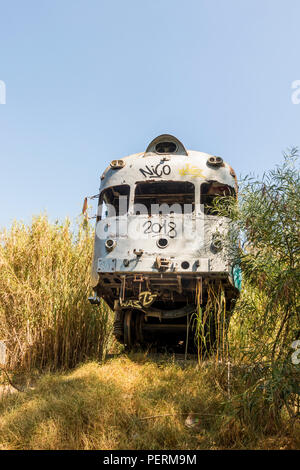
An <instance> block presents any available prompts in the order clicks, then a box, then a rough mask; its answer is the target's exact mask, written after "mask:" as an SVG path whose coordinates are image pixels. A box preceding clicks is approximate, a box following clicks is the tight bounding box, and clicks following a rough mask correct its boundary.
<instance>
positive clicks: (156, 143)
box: [144, 134, 188, 157]
mask: <svg viewBox="0 0 300 470" xmlns="http://www.w3.org/2000/svg"><path fill="white" fill-rule="evenodd" d="M150 155H152V156H153V155H185V156H187V155H188V153H187V151H186V149H185V148H184V146H183V145H182V143H181V142H180V141H179V140H178V139H176V137H174V136H173V135H169V134H162V135H160V136H158V137H156V138H155V139H154V140H152V142H150V144H149V145H148V147H147V150H146V152H145V155H144V156H145V157H147V156H150Z"/></svg>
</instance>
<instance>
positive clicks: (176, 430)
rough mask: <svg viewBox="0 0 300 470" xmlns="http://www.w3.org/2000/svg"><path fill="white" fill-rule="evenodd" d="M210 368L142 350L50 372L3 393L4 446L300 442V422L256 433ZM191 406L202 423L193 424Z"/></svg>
mask: <svg viewBox="0 0 300 470" xmlns="http://www.w3.org/2000/svg"><path fill="white" fill-rule="evenodd" d="M212 367H214V366H213V365H210V366H209V367H207V366H204V365H203V366H201V368H199V367H198V366H197V365H196V363H192V364H191V365H189V366H187V367H184V368H183V367H182V366H180V365H178V364H177V363H174V362H172V360H171V359H170V358H169V359H166V360H165V361H164V362H162V363H155V362H153V361H152V360H151V359H149V358H147V356H145V355H144V354H142V353H140V354H133V355H130V356H125V355H124V356H120V357H118V358H114V359H110V360H108V361H107V362H105V363H104V364H102V365H100V364H97V363H95V362H91V363H87V364H84V365H81V366H79V367H78V368H77V369H75V370H73V371H70V372H68V373H48V374H46V373H45V374H43V375H41V376H38V378H37V380H36V382H35V383H34V384H33V387H32V388H27V390H25V391H24V392H21V393H15V394H13V395H10V396H6V397H3V398H2V399H1V400H0V449H222V448H233V449H237V448H275V449H276V448H297V447H299V444H300V442H299V439H300V436H299V429H298V430H297V429H295V428H294V430H293V431H292V430H291V429H290V430H288V428H285V427H282V429H281V431H278V432H277V433H275V432H274V433H273V434H272V433H270V432H269V433H268V434H265V435H264V434H263V433H256V434H255V435H253V432H251V431H250V430H249V429H247V428H245V426H243V425H242V424H241V423H240V421H239V419H238V418H237V417H235V416H234V415H233V414H232V410H230V408H228V406H227V403H226V401H227V395H226V386H223V385H224V384H222V376H221V375H220V374H216V373H214V371H213V370H212V369H211V368H212ZM217 377H218V380H216V378H217ZM190 413H194V416H195V417H198V418H199V422H198V423H197V424H196V425H195V427H192V428H187V427H186V426H185V420H186V418H187V414H190ZM157 415H163V416H159V417H156V418H153V416H157ZM150 417H151V418H150ZM143 418H147V419H143ZM297 432H298V438H297ZM297 439H298V440H297Z"/></svg>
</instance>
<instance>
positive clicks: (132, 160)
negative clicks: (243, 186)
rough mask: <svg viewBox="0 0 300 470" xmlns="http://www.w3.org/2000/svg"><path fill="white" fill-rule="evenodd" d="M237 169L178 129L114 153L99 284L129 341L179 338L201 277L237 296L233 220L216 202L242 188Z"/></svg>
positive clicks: (99, 233) (106, 182)
mask: <svg viewBox="0 0 300 470" xmlns="http://www.w3.org/2000/svg"><path fill="white" fill-rule="evenodd" d="M236 191H237V185H236V176H235V173H234V171H233V169H232V168H231V167H230V166H229V165H228V164H227V163H225V162H223V160H222V158H221V157H215V156H213V155H208V154H206V153H202V152H197V151H187V150H186V149H185V148H184V146H183V145H182V143H181V142H180V141H179V140H178V139H176V138H175V137H173V136H171V135H161V136H159V137H157V138H156V139H154V140H153V141H152V142H151V143H150V144H149V146H148V148H147V150H146V151H145V152H144V153H139V154H135V155H130V156H128V157H125V158H122V159H120V160H114V161H112V162H111V164H110V166H109V167H108V168H107V169H106V170H105V171H104V173H103V175H102V177H101V186H100V195H99V206H98V214H97V223H96V235H95V247H94V259H93V267H92V287H93V289H94V291H95V297H93V298H91V301H92V302H96V303H97V301H98V300H99V298H103V299H104V300H105V302H106V303H107V304H108V305H109V306H110V307H111V308H112V309H113V310H114V311H115V329H114V332H115V336H116V337H117V338H118V340H119V341H121V342H123V343H125V344H126V345H128V346H132V345H134V344H136V343H139V344H141V343H143V342H149V341H150V342H153V341H155V340H156V338H159V337H161V338H163V341H164V340H166V342H167V337H168V336H170V337H172V338H175V339H176V341H178V340H179V339H180V338H182V336H184V335H185V329H186V317H187V316H189V315H190V314H191V313H192V312H193V311H195V305H196V301H195V291H196V285H197V283H198V285H199V283H200V284H201V294H202V299H203V300H202V301H203V302H205V295H206V287H205V286H206V285H207V283H209V282H211V283H214V282H219V283H220V282H221V283H222V285H223V286H224V289H225V292H226V298H227V300H228V305H229V304H230V301H231V300H232V299H234V298H236V297H237V295H238V292H239V291H238V288H237V285H235V280H234V275H233V266H232V265H231V263H230V260H229V258H228V253H227V250H226V248H225V246H224V244H223V241H222V240H223V239H224V235H226V232H227V230H228V223H229V220H228V219H227V218H226V217H220V216H218V215H217V214H216V212H215V211H214V210H213V209H212V206H211V204H212V201H213V199H214V197H216V196H220V195H223V196H229V195H233V194H236Z"/></svg>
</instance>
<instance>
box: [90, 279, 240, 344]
mask: <svg viewBox="0 0 300 470" xmlns="http://www.w3.org/2000/svg"><path fill="white" fill-rule="evenodd" d="M218 289H219V290H220V289H221V291H222V292H223V293H224V298H225V299H226V305H225V307H224V311H225V310H226V319H225V323H226V324H227V325H228V323H229V318H230V312H231V309H232V306H233V302H234V300H235V299H236V297H237V295H238V291H237V289H236V288H235V287H234V286H233V285H232V283H231V282H230V278H229V276H228V275H227V274H226V273H211V274H210V275H209V276H207V275H205V276H201V275H197V276H195V274H192V273H191V274H184V275H183V274H177V273H143V274H127V273H126V274H124V273H113V274H112V273H105V274H103V275H102V276H101V278H100V283H99V285H98V286H97V290H96V292H97V295H98V296H99V297H102V298H103V299H104V300H105V301H106V303H107V304H108V305H109V306H110V308H111V309H112V310H114V312H115V319H114V336H115V338H116V339H117V340H118V341H119V342H120V343H122V344H124V345H125V346H126V347H127V348H128V349H130V348H132V347H134V346H139V347H143V346H149V345H164V346H171V347H175V348H179V349H180V348H184V349H186V350H187V349H188V350H189V351H190V352H194V349H195V331H196V330H197V312H198V318H199V311H201V312H205V308H206V305H207V301H208V295H209V290H214V291H216V292H217V290H218ZM199 308H200V309H201V310H199ZM201 314H202V313H201ZM203 321H204V323H205V324H203V328H202V333H204V334H205V336H206V340H207V346H209V348H211V347H213V345H214V344H215V342H216V340H217V338H216V332H215V329H216V321H215V319H214V318H213V317H211V316H207V318H206V319H205V318H204V320H203Z"/></svg>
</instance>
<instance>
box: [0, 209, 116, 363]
mask: <svg viewBox="0 0 300 470" xmlns="http://www.w3.org/2000/svg"><path fill="white" fill-rule="evenodd" d="M0 237H1V238H0V240H1V243H0V339H1V340H4V341H5V344H6V347H7V352H8V354H7V357H8V364H7V367H8V368H9V369H16V368H18V369H20V368H22V369H23V370H24V369H25V370H32V369H34V368H39V369H41V368H45V367H47V368H50V369H57V368H68V367H74V366H75V365H76V364H78V363H79V362H81V361H84V360H86V359H87V358H89V359H93V358H95V359H96V358H97V359H99V358H100V359H101V358H102V357H103V355H104V353H105V350H106V348H107V346H108V344H109V342H110V339H111V329H110V327H109V325H110V321H111V318H110V314H109V310H108V308H107V307H105V305H101V308H100V309H99V308H98V309H97V308H96V307H94V306H91V305H90V304H89V302H87V297H88V295H89V293H90V285H89V284H90V279H89V274H90V266H91V256H92V249H93V234H92V230H91V228H90V227H88V226H87V224H85V223H80V224H79V227H78V230H77V233H76V234H75V235H74V234H73V232H72V230H71V227H70V222H69V221H68V220H66V221H65V222H64V223H63V224H59V223H56V224H51V223H50V222H49V220H48V219H47V217H45V216H39V217H35V218H34V219H33V220H32V224H31V225H30V226H26V225H24V224H21V223H17V222H16V223H14V224H13V226H12V228H11V229H10V230H9V231H4V232H2V233H1V234H0Z"/></svg>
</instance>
